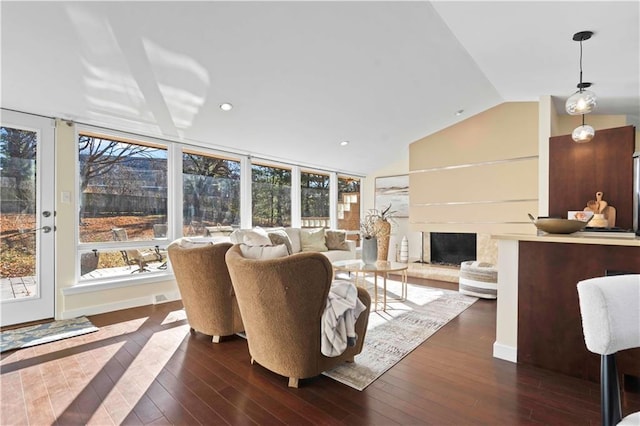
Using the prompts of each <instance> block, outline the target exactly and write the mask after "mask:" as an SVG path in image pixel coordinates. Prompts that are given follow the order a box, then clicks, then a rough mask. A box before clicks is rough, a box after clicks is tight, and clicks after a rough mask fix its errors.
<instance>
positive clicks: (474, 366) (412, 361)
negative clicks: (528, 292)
mask: <svg viewBox="0 0 640 426" xmlns="http://www.w3.org/2000/svg"><path fill="white" fill-rule="evenodd" d="M410 282H413V283H419V284H425V285H430V286H438V287H443V288H449V289H456V287H457V286H456V285H454V284H450V283H444V282H439V281H429V280H422V279H417V278H410ZM495 317H496V304H495V302H494V301H487V300H479V301H478V302H476V303H475V304H474V305H473V306H471V307H470V308H469V309H467V310H466V311H464V312H463V313H462V314H461V315H460V316H459V317H457V318H456V319H454V320H453V321H451V322H450V323H449V324H447V325H446V326H445V327H443V328H442V329H441V330H440V331H438V332H437V333H436V334H435V335H434V336H432V337H431V338H430V339H428V340H427V341H426V342H425V343H423V344H422V345H421V346H420V347H418V348H417V349H416V350H415V351H413V352H412V353H410V354H409V355H408V356H407V357H406V358H404V359H403V360H402V361H401V362H400V363H399V364H397V365H396V366H394V367H393V368H391V369H390V370H389V371H388V372H387V373H385V374H384V375H383V376H382V377H381V378H379V379H378V380H376V381H375V382H374V383H373V384H371V385H370V386H369V387H368V388H366V389H365V390H364V391H362V392H359V391H356V390H354V389H351V388H349V387H347V386H345V385H343V384H340V383H337V382H335V381H333V380H331V379H329V378H327V377H324V376H319V377H317V378H313V379H307V380H303V381H301V387H300V388H299V389H290V388H288V387H287V379H286V378H284V377H281V376H278V375H276V374H273V373H271V372H269V371H267V370H265V369H264V368H262V367H260V366H258V365H251V364H250V358H249V354H248V351H247V343H246V341H245V340H244V339H242V338H240V337H236V336H234V337H230V338H227V339H225V340H224V341H223V342H222V343H221V344H214V343H211V339H210V337H208V336H204V335H201V334H196V335H191V334H190V333H189V326H188V324H187V322H186V319H185V316H184V312H183V311H182V310H181V304H180V302H171V303H166V304H161V305H155V306H146V307H141V308H135V309H128V310H124V311H118V312H112V313H107V314H102V315H94V316H92V317H91V320H92V321H93V322H94V324H95V325H96V326H98V327H100V330H99V331H98V332H96V333H91V334H87V335H84V336H78V337H75V338H71V339H67V340H62V341H58V342H53V343H50V344H46V345H41V346H36V347H33V348H28V349H22V350H19V351H13V352H8V353H5V354H2V356H1V360H0V372H1V375H0V392H1V393H0V401H1V407H0V408H1V414H0V424H2V425H48V424H57V425H76V424H95V425H110V424H150V425H166V424H184V425H197V424H207V425H214V424H215V425H218V424H220V425H222V424H230V425H255V424H268V425H277V424H289V425H315V424H322V425H400V424H403V425H417V424H430V425H475V424H485V425H530V424H551V425H590V424H593V425H597V424H599V423H600V415H599V404H600V403H599V387H598V385H597V384H595V383H590V382H586V381H582V380H578V379H574V378H571V377H567V376H563V375H559V374H554V373H552V372H549V371H545V370H541V369H536V368H533V367H528V366H522V365H516V364H512V363H509V362H506V361H501V360H498V359H494V358H493V357H492V345H493V342H494V340H495ZM623 400H624V401H623V402H624V405H625V406H624V407H623V411H625V412H628V411H630V410H631V411H633V410H640V398H639V397H638V395H637V394H629V393H626V394H624V397H623Z"/></svg>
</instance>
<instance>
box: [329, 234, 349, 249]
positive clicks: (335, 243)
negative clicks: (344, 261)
mask: <svg viewBox="0 0 640 426" xmlns="http://www.w3.org/2000/svg"><path fill="white" fill-rule="evenodd" d="M325 240H326V244H327V248H328V249H329V250H347V251H348V250H349V244H347V233H346V232H344V231H326V232H325Z"/></svg>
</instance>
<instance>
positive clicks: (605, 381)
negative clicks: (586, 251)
mask: <svg viewBox="0 0 640 426" xmlns="http://www.w3.org/2000/svg"><path fill="white" fill-rule="evenodd" d="M578 297H579V299H580V313H581V315H582V331H583V332H584V341H585V344H586V345H587V349H589V351H591V352H593V353H596V354H599V355H600V356H601V361H600V401H601V413H602V424H603V425H604V426H611V425H616V424H618V425H640V412H637V413H633V414H630V415H628V416H626V417H625V418H624V419H622V421H621V418H622V409H621V406H620V385H619V383H618V371H617V367H616V359H615V355H616V352H618V351H621V350H624V349H632V348H638V347H640V275H615V276H608V277H600V278H591V279H588V280H584V281H580V282H579V283H578Z"/></svg>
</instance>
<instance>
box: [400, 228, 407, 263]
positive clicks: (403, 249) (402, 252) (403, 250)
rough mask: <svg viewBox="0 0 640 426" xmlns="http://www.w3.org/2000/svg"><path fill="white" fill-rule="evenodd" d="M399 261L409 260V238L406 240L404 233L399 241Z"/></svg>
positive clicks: (405, 261)
mask: <svg viewBox="0 0 640 426" xmlns="http://www.w3.org/2000/svg"><path fill="white" fill-rule="evenodd" d="M400 262H402V263H408V262H409V240H407V236H406V235H405V236H404V237H402V242H401V243H400Z"/></svg>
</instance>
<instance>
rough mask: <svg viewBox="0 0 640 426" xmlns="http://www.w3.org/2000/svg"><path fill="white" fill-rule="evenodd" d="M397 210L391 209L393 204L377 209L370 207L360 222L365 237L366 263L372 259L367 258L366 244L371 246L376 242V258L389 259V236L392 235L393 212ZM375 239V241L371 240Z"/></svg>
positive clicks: (361, 231)
mask: <svg viewBox="0 0 640 426" xmlns="http://www.w3.org/2000/svg"><path fill="white" fill-rule="evenodd" d="M394 213H395V210H391V204H389V206H388V207H386V208H384V209H382V210H377V209H370V210H369V212H368V213H367V215H366V216H365V217H364V219H363V220H362V222H361V223H360V233H361V234H362V238H363V240H362V241H363V243H362V244H363V248H362V250H363V256H362V258H363V260H364V261H365V263H370V262H368V261H369V260H370V259H369V258H367V259H365V246H368V247H370V246H371V245H372V244H376V247H377V248H376V250H375V253H376V254H375V259H376V260H387V257H388V255H389V238H390V235H391V221H392V220H393V214H394ZM371 240H374V241H375V243H373V242H371Z"/></svg>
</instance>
